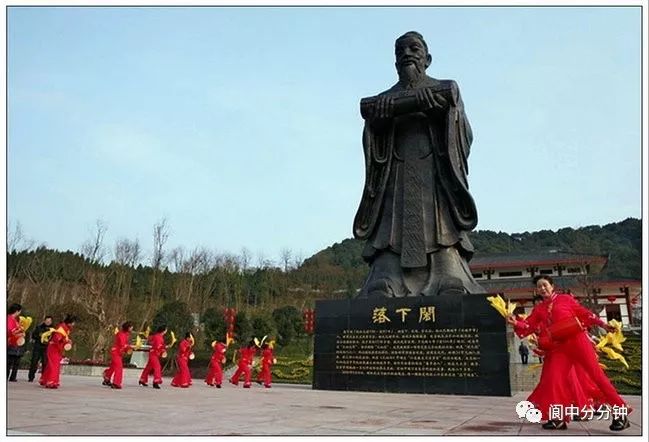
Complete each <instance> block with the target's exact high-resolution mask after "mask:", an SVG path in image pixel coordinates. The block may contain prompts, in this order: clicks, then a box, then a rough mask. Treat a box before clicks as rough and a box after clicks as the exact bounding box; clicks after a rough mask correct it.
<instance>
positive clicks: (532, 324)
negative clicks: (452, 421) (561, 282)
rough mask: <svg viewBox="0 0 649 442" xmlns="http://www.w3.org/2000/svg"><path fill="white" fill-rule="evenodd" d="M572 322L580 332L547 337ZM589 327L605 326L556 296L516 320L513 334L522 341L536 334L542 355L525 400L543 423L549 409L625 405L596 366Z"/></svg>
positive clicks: (574, 303) (568, 297)
mask: <svg viewBox="0 0 649 442" xmlns="http://www.w3.org/2000/svg"><path fill="white" fill-rule="evenodd" d="M574 318H577V319H578V320H579V322H580V323H581V324H582V326H583V327H584V330H582V331H579V330H578V329H577V331H574V332H573V333H572V334H570V335H569V336H565V337H562V339H561V340H556V339H553V338H552V337H551V330H552V329H556V327H558V326H560V325H562V324H566V323H570V322H571V321H574ZM593 325H599V326H601V327H605V326H606V324H605V323H604V321H602V320H601V319H599V318H598V317H597V316H596V315H595V314H594V313H592V312H591V311H590V310H588V309H586V308H585V307H583V306H582V305H581V304H579V302H577V301H576V300H575V299H574V298H573V297H572V296H571V295H558V294H556V293H554V294H553V295H552V296H551V298H550V299H546V300H544V301H542V302H540V303H539V304H537V305H536V306H535V307H534V309H533V310H532V313H531V314H530V315H529V316H528V317H527V318H525V319H523V320H521V319H520V318H517V321H516V324H515V325H514V331H515V332H516V334H517V335H518V336H519V337H524V336H527V335H530V334H532V333H537V334H538V336H539V345H540V348H541V349H542V350H543V351H544V352H545V357H544V359H543V370H542V372H541V379H540V380H539V384H538V385H537V386H536V388H535V389H534V391H533V392H532V394H530V396H529V397H528V398H527V400H528V401H530V402H532V403H533V404H534V405H535V406H536V408H538V409H539V410H541V413H542V417H543V419H549V409H550V405H557V406H558V405H561V406H563V407H564V409H565V407H568V406H576V407H579V409H580V410H581V409H582V408H583V407H584V406H586V405H589V404H591V403H592V400H593V399H600V400H601V402H602V403H606V404H608V405H610V406H613V405H617V406H623V405H626V404H625V403H624V400H622V398H621V397H620V395H619V394H618V393H617V391H616V390H615V387H613V385H612V384H611V381H610V380H609V379H608V377H607V376H606V374H605V373H604V371H603V370H602V368H601V367H600V366H599V362H598V358H597V354H596V352H595V347H594V346H593V344H592V342H591V341H590V339H588V336H587V331H586V330H587V329H588V328H589V327H591V326H593ZM555 335H556V333H555ZM575 383H576V385H573V384H575Z"/></svg>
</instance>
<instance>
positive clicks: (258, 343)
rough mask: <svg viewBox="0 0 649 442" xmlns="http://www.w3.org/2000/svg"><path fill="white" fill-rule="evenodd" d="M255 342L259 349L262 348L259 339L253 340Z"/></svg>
mask: <svg viewBox="0 0 649 442" xmlns="http://www.w3.org/2000/svg"><path fill="white" fill-rule="evenodd" d="M253 341H255V345H256V346H257V347H261V342H259V339H257V338H255V339H253Z"/></svg>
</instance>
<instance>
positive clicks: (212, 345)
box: [210, 340, 219, 348]
mask: <svg viewBox="0 0 649 442" xmlns="http://www.w3.org/2000/svg"><path fill="white" fill-rule="evenodd" d="M218 342H219V341H216V340H214V341H212V343H211V344H210V347H212V348H214V347H216V344H218Z"/></svg>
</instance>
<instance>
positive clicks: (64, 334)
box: [38, 315, 77, 388]
mask: <svg viewBox="0 0 649 442" xmlns="http://www.w3.org/2000/svg"><path fill="white" fill-rule="evenodd" d="M76 321H77V318H76V316H72V315H67V316H66V317H65V319H64V320H63V322H61V323H60V324H59V325H58V326H57V327H56V330H54V332H52V335H51V337H50V342H49V343H48V344H47V365H46V366H45V370H43V372H42V373H41V378H40V380H39V381H38V382H39V383H40V384H41V385H42V386H44V387H45V388H59V385H60V382H59V379H60V376H61V359H63V352H64V351H67V350H70V349H71V348H72V340H71V339H70V333H71V332H72V328H73V327H74V323H75V322H76Z"/></svg>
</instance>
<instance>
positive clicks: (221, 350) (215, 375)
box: [205, 342, 227, 386]
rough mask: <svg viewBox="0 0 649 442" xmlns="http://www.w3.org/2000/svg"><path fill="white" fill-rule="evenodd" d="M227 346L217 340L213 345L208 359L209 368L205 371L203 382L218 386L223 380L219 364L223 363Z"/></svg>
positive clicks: (221, 368)
mask: <svg viewBox="0 0 649 442" xmlns="http://www.w3.org/2000/svg"><path fill="white" fill-rule="evenodd" d="M226 350H227V347H226V346H225V344H222V343H220V342H217V343H216V345H215V346H214V353H212V358H211V359H210V369H209V371H208V372H207V377H206V378H205V383H206V384H207V385H209V386H214V385H216V386H220V385H221V383H222V382H223V367H221V364H223V363H225V351H226Z"/></svg>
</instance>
